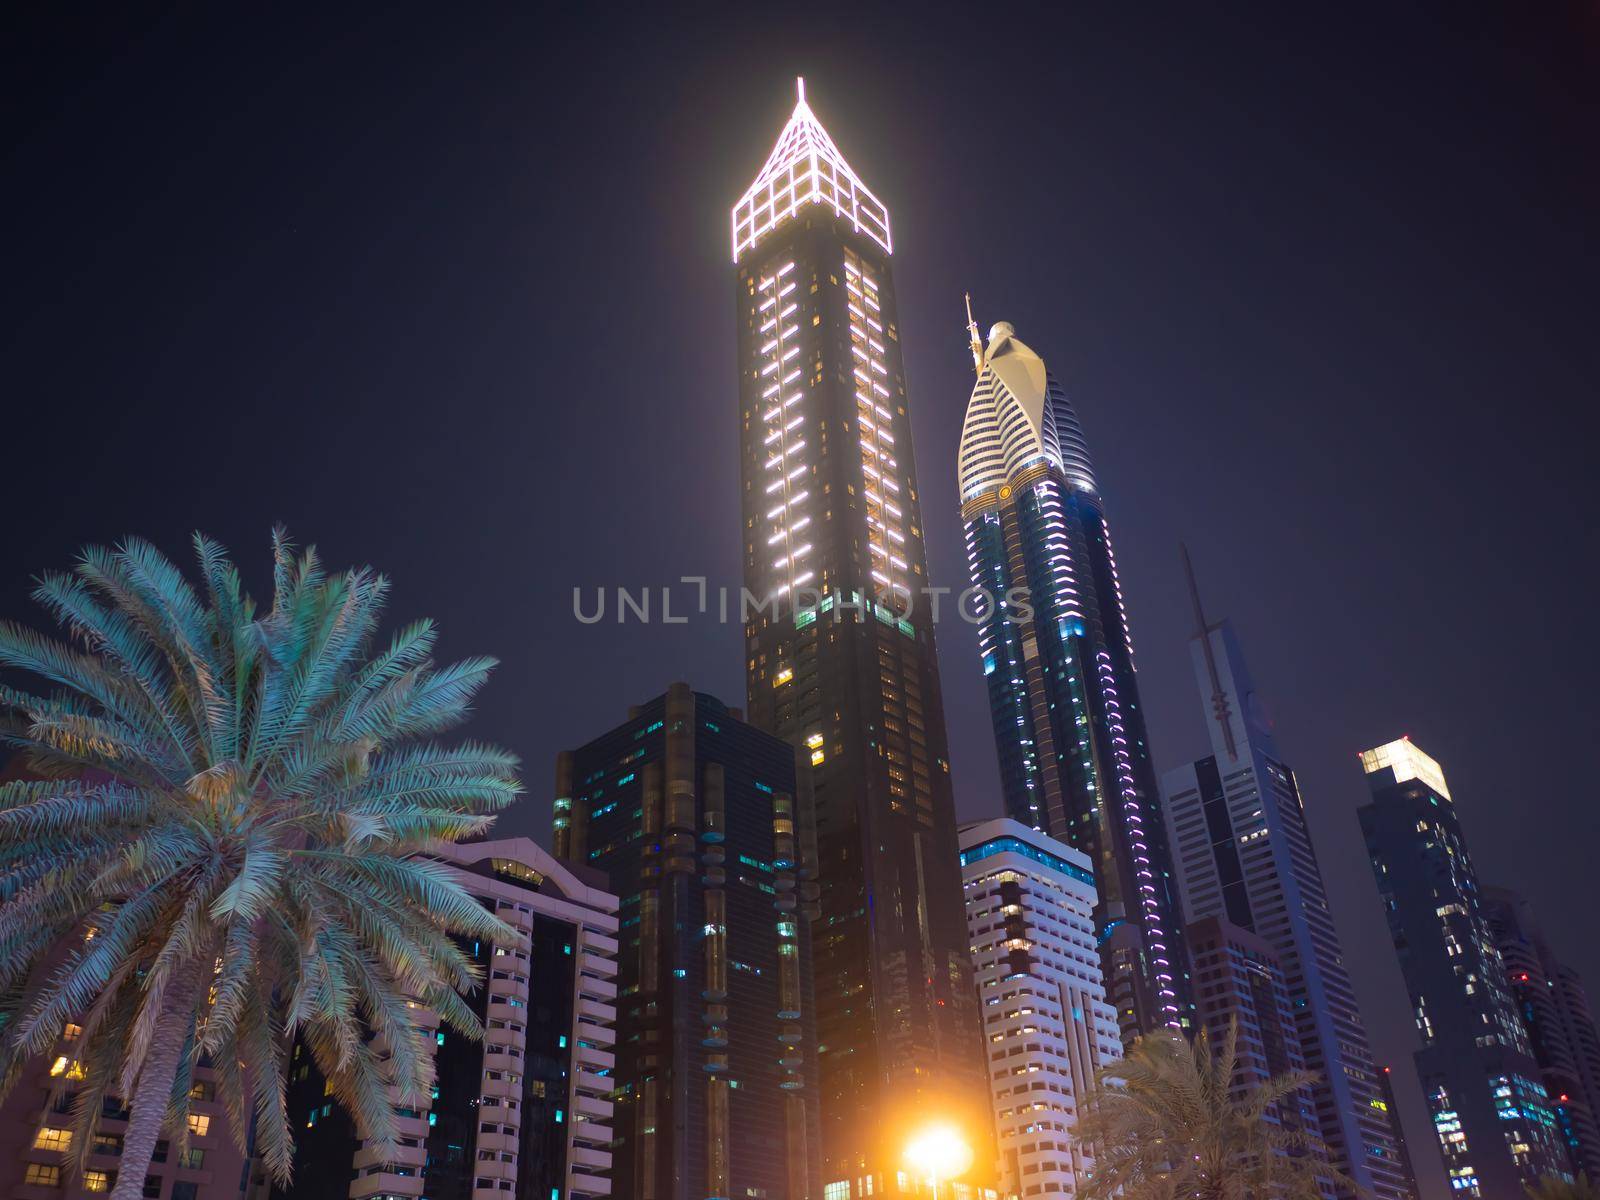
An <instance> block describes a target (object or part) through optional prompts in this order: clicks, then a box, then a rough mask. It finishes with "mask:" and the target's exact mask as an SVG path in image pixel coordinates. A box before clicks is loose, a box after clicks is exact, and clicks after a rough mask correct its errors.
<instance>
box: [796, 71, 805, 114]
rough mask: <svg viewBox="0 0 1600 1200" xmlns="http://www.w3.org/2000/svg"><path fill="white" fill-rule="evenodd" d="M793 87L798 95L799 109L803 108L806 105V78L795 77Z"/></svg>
mask: <svg viewBox="0 0 1600 1200" xmlns="http://www.w3.org/2000/svg"><path fill="white" fill-rule="evenodd" d="M794 86H795V90H796V91H797V92H798V93H799V94H800V107H801V108H804V107H805V104H806V77H805V76H804V75H796V76H795V77H794Z"/></svg>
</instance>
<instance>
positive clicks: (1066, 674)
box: [957, 309, 1189, 1039]
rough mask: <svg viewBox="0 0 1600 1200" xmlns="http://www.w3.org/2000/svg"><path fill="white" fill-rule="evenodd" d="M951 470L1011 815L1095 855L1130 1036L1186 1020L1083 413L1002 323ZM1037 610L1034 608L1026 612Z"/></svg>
mask: <svg viewBox="0 0 1600 1200" xmlns="http://www.w3.org/2000/svg"><path fill="white" fill-rule="evenodd" d="M967 328H968V332H969V334H970V336H971V339H972V357H973V365H974V367H975V368H976V369H977V374H978V378H977V381H976V382H975V383H974V384H973V388H972V396H971V399H970V401H969V403H968V406H967V418H966V424H965V426H964V428H963V430H962V435H961V448H960V451H959V454H958V459H957V469H958V472H959V476H958V478H959V480H960V485H961V517H962V521H963V523H964V527H965V532H966V541H967V559H968V565H969V567H970V570H971V574H972V582H973V586H974V587H978V588H982V589H987V590H988V591H989V592H990V594H992V595H995V596H996V597H998V596H1001V595H1015V594H1018V593H1019V592H1020V593H1025V594H1026V595H1027V597H1028V603H1027V605H1026V606H1022V605H1011V604H1009V603H1002V604H998V605H995V606H992V608H991V611H990V612H989V614H988V619H987V620H986V621H984V622H983V623H982V625H981V626H980V628H979V649H980V652H981V654H982V656H983V671H984V675H985V677H986V678H987V680H988V686H989V705H990V714H991V716H992V718H993V721H994V732H995V746H996V749H997V751H998V753H999V756H1000V777H1001V787H1002V791H1003V793H1004V796H1005V801H1006V809H1007V812H1008V814H1009V815H1010V816H1011V817H1013V818H1015V819H1016V820H1018V821H1021V822H1022V823H1023V824H1025V825H1028V826H1030V827H1031V828H1033V829H1037V830H1040V831H1042V832H1044V833H1047V834H1049V835H1050V836H1051V837H1054V838H1056V839H1058V840H1060V841H1062V842H1065V843H1066V844H1068V845H1069V846H1072V847H1074V848H1076V849H1079V850H1082V851H1084V852H1085V853H1087V854H1088V855H1089V856H1090V858H1091V859H1092V860H1093V862H1094V871H1095V876H1096V878H1097V880H1098V881H1099V903H1098V906H1097V908H1096V910H1095V912H1096V921H1097V922H1098V934H1099V937H1100V939H1101V955H1102V969H1103V974H1104V978H1105V983H1106V988H1107V991H1108V992H1109V994H1110V996H1111V999H1112V1002H1113V1003H1114V1004H1115V1006H1116V1009H1117V1017H1118V1021H1119V1022H1120V1024H1121V1028H1122V1033H1123V1036H1124V1038H1128V1039H1131V1038H1133V1037H1135V1036H1137V1035H1139V1034H1140V1033H1146V1032H1149V1031H1150V1030H1152V1029H1154V1028H1157V1027H1159V1026H1176V1025H1182V1024H1184V1023H1186V1021H1187V1020H1188V1012H1189V1007H1188V1001H1187V999H1186V992H1187V986H1186V963H1185V958H1184V954H1183V948H1182V946H1181V944H1180V940H1181V929H1182V925H1181V920H1180V917H1179V913H1178V907H1177V902H1176V897H1175V896H1174V894H1173V891H1172V871H1171V867H1170V863H1169V856H1168V852H1167V844H1166V831H1165V828H1164V826H1163V824H1162V819H1161V811H1160V807H1159V796H1158V793H1157V790H1156V781H1155V775H1154V772H1153V770H1152V768H1151V765H1150V750H1149V746H1148V744H1147V738H1146V735H1145V729H1144V716H1143V713H1142V712H1141V710H1140V707H1139V693H1138V687H1137V684H1136V682H1135V679H1134V670H1133V646H1132V643H1131V641H1130V639H1129V637H1128V621H1127V614H1126V612H1125V611H1124V609H1123V605H1122V588H1121V584H1120V582H1119V581H1118V579H1117V565H1116V559H1115V556H1114V555H1113V554H1112V551H1111V535H1110V532H1109V530H1108V529H1107V527H1106V522H1105V517H1104V515H1103V513H1102V510H1101V502H1100V492H1099V487H1098V484H1097V483H1096V481H1095V474H1094V467H1093V465H1092V464H1091V463H1090V461H1089V448H1088V445H1087V444H1086V443H1085V441H1084V438H1083V430H1082V427H1081V426H1080V425H1079V423H1078V417H1077V414H1076V413H1075V412H1074V411H1073V408H1072V405H1071V404H1069V403H1068V402H1067V398H1066V394H1065V393H1064V392H1063V391H1062V389H1061V386H1060V384H1059V383H1058V382H1057V381H1056V379H1055V378H1054V377H1053V376H1052V375H1051V373H1050V371H1049V369H1048V368H1047V367H1046V366H1045V362H1044V359H1042V358H1041V357H1040V356H1039V355H1038V354H1036V353H1035V352H1034V351H1033V350H1032V349H1031V348H1030V347H1029V346H1028V345H1027V343H1025V342H1023V341H1022V340H1021V339H1020V338H1018V337H1017V334H1016V330H1015V328H1013V327H1012V325H1011V324H1010V323H1008V322H1005V321H1001V322H999V323H998V324H996V325H995V326H994V327H993V328H992V329H990V331H989V339H988V341H987V343H985V342H983V341H982V340H980V338H979V336H978V329H977V324H976V323H975V322H974V321H972V319H971V313H970V309H969V312H968V325H967ZM1024 614H1026V615H1024Z"/></svg>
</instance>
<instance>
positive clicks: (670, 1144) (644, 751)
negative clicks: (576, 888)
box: [430, 683, 821, 1200]
mask: <svg viewBox="0 0 1600 1200" xmlns="http://www.w3.org/2000/svg"><path fill="white" fill-rule="evenodd" d="M555 847H556V853H557V855H558V856H560V857H562V858H564V859H567V860H569V861H572V862H575V863H585V864H587V865H589V866H592V867H595V868H598V869H599V870H600V871H603V872H605V874H606V875H607V876H608V877H609V879H610V881H611V887H612V889H613V890H614V891H615V892H616V893H617V894H618V896H619V897H620V901H621V907H620V910H619V911H620V914H621V921H620V923H619V934H618V939H619V942H620V943H621V945H620V950H619V952H618V966H619V971H618V980H617V981H618V993H617V1046H616V1067H615V1071H614V1074H613V1076H612V1079H611V1083H612V1086H613V1091H612V1096H613V1098H614V1099H615V1102H616V1113H615V1117H614V1120H613V1125H614V1128H615V1133H616V1137H615V1141H614V1143H613V1145H612V1156H613V1158H612V1184H613V1194H614V1195H615V1196H617V1197H619V1198H625V1200H702V1198H704V1197H735V1196H737V1197H763V1196H764V1197H770V1198H772V1200H778V1198H779V1197H790V1198H791V1200H808V1198H817V1200H820V1196H821V1189H820V1187H819V1185H818V1182H817V1141H818V1132H817V1086H816V1054H817V1037H816V1022H815V1018H814V1015H813V1012H812V1001H811V941H812V927H811V918H812V916H813V915H814V913H815V910H816V884H815V882H814V879H815V863H816V852H815V833H814V830H813V828H812V802H811V792H810V779H809V771H808V770H806V769H804V768H802V767H800V766H798V765H797V763H796V752H795V749H794V747H793V746H791V745H790V744H789V743H788V742H786V741H783V740H781V739H779V738H776V737H773V736H772V735H771V734H767V733H763V732H762V731H761V730H759V729H756V728H755V727H754V726H752V725H748V724H746V723H745V722H744V721H743V720H741V719H740V717H739V715H738V713H737V712H735V711H734V710H731V709H729V708H727V707H726V706H725V705H723V703H722V702H721V701H719V700H717V699H716V698H715V697H713V696H707V695H704V694H701V693H697V692H694V691H692V690H691V689H690V688H689V686H688V685H687V684H682V683H676V684H673V685H672V687H670V688H669V689H668V690H667V692H666V694H665V695H662V696H658V697H656V698H655V699H654V700H651V701H650V702H648V703H646V704H642V705H639V706H638V707H637V708H634V709H632V710H631V711H630V713H629V716H628V719H627V720H626V721H625V722H623V723H622V724H621V725H619V726H617V727H616V728H615V729H613V730H611V731H610V732H608V733H605V734H602V735H601V736H600V737H597V738H595V739H594V740H593V741H591V742H589V743H588V744H587V745H584V746H582V747H580V748H579V749H577V750H572V751H569V752H565V753H563V754H562V755H561V756H560V760H559V763H558V766H557V770H556V799H555ZM430 1200H432V1198H431V1197H430Z"/></svg>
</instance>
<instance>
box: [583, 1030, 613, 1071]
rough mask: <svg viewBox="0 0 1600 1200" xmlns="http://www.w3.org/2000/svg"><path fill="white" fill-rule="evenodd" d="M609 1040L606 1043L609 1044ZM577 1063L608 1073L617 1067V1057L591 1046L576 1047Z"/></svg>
mask: <svg viewBox="0 0 1600 1200" xmlns="http://www.w3.org/2000/svg"><path fill="white" fill-rule="evenodd" d="M610 1040H611V1039H610V1038H607V1039H606V1041H607V1042H608V1043H609V1042H610ZM577 1051H578V1053H577V1059H578V1062H579V1063H581V1064H583V1065H584V1066H586V1067H601V1068H604V1069H605V1070H607V1071H609V1070H611V1069H612V1068H613V1067H615V1066H616V1065H617V1056H616V1055H614V1054H612V1053H611V1051H609V1050H599V1049H596V1048H595V1047H593V1046H579V1047H577Z"/></svg>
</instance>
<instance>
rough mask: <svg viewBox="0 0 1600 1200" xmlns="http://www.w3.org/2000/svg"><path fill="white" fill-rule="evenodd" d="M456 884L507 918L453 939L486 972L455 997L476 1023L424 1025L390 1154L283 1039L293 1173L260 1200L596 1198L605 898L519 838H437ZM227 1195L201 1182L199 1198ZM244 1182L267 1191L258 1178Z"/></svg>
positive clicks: (602, 1163) (601, 1156)
mask: <svg viewBox="0 0 1600 1200" xmlns="http://www.w3.org/2000/svg"><path fill="white" fill-rule="evenodd" d="M434 857H436V858H438V859H440V860H442V861H444V862H446V863H449V864H451V865H452V866H455V867H456V868H458V869H459V870H460V872H461V873H462V875H463V876H464V882H465V884H466V886H467V888H468V890H469V891H471V892H472V894H473V895H474V896H476V897H477V898H478V900H479V901H480V902H481V903H482V904H483V905H484V907H486V908H489V909H491V910H492V911H493V912H494V914H495V915H496V916H497V917H499V918H500V919H501V920H502V921H504V922H505V923H506V924H508V925H510V926H511V927H512V928H513V929H515V930H516V931H517V934H518V936H517V939H516V941H514V942H512V943H509V944H506V945H500V944H498V943H496V944H490V943H485V942H464V943H463V945H462V949H463V950H464V951H466V953H467V954H468V955H469V957H471V958H472V960H473V961H474V962H476V963H477V964H478V966H479V967H480V968H481V969H482V971H483V976H484V983H483V986H482V987H480V988H479V989H478V990H477V991H475V992H474V993H472V994H471V995H469V996H467V997H466V1001H467V1003H468V1005H470V1006H471V1007H472V1009H473V1011H474V1012H475V1013H476V1014H477V1016H478V1019H479V1020H480V1021H481V1022H482V1023H483V1029H484V1036H483V1038H482V1040H475V1039H470V1038H467V1037H465V1036H464V1035H462V1034H460V1033H458V1032H457V1031H456V1030H454V1029H451V1028H450V1027H449V1026H443V1025H441V1024H440V1022H439V1018H438V1014H436V1013H434V1012H432V1011H430V1010H427V1009H420V1008H419V1009H417V1010H416V1012H415V1018H416V1020H417V1021H418V1023H419V1024H420V1025H422V1026H423V1027H424V1028H426V1029H429V1030H432V1031H434V1032H435V1034H436V1037H435V1041H436V1043H437V1047H436V1049H435V1050H434V1063H435V1067H436V1070H437V1075H436V1078H435V1081H434V1094H433V1097H432V1099H431V1101H430V1103H429V1104H428V1106H427V1107H426V1108H425V1109H413V1110H407V1111H402V1112H401V1113H400V1122H399V1126H400V1145H399V1147H398V1149H397V1150H396V1151H395V1154H394V1157H392V1158H389V1157H386V1156H384V1155H383V1154H382V1153H381V1152H380V1151H379V1150H377V1149H376V1148H374V1147H369V1146H367V1145H366V1144H365V1143H364V1141H363V1140H362V1139H361V1138H360V1136H359V1135H358V1133H357V1130H356V1126H355V1122H354V1120H353V1118H352V1117H351V1115H350V1114H349V1113H347V1112H346V1111H345V1110H344V1109H342V1108H340V1107H339V1105H338V1103H337V1102H336V1101H334V1100H333V1098H332V1097H331V1096H329V1095H328V1093H327V1090H326V1088H325V1086H324V1080H323V1077H322V1075H321V1074H319V1073H318V1071H317V1068H316V1065H315V1063H313V1062H312V1061H311V1056H310V1055H309V1054H307V1053H306V1052H305V1051H304V1049H303V1047H300V1046H296V1047H295V1049H294V1051H293V1054H292V1057H291V1059H290V1063H289V1087H288V1110H289V1119H290V1123H291V1125H292V1127H293V1129H294V1131H295V1144H294V1179H293V1182H292V1183H291V1184H289V1185H288V1186H286V1187H283V1186H280V1187H274V1188H272V1189H271V1195H272V1197H273V1198H274V1200H406V1198H407V1197H424V1196H425V1197H427V1198H428V1200H549V1198H550V1197H552V1196H557V1197H560V1198H562V1200H565V1198H566V1197H572V1198H573V1200H580V1198H582V1197H599V1196H609V1195H610V1194H611V1193H612V1182H611V1178H610V1169H611V1150H610V1146H611V1116H612V1103H611V1100H610V1099H609V1095H610V1092H611V1087H612V1083H611V1078H610V1074H611V1068H612V1066H613V1065H614V1059H613V1057H612V1053H613V1052H612V1041H613V1038H614V1037H615V1033H614V1030H613V1028H612V1022H613V1020H614V1018H615V1016H616V1011H615V1008H614V1007H613V1003H612V1002H613V1000H614V999H615V996H616V971H617V968H616V962H615V959H614V955H615V954H616V950H617V941H616V932H617V898H616V896H614V895H612V894H611V893H610V892H608V891H606V890H605V888H604V887H603V886H596V884H597V883H598V882H600V881H599V880H597V879H596V878H595V876H596V874H597V873H596V872H592V871H588V870H586V869H584V868H582V867H578V868H569V867H568V866H566V865H563V864H562V863H559V862H557V861H556V860H555V859H554V858H552V857H551V855H550V854H549V852H548V851H545V850H543V849H541V848H540V847H538V846H536V845H535V844H534V843H533V842H532V841H531V840H530V839H528V838H506V839H503V840H496V841H486V842H468V843H463V844H460V845H446V846H441V847H440V848H439V849H438V850H437V852H436V854H435V855H434ZM237 1194H238V1193H236V1192H233V1191H231V1190H229V1191H227V1192H222V1191H218V1192H215V1193H210V1192H208V1193H207V1194H206V1196H205V1197H201V1198H197V1200H212V1197H213V1196H214V1197H215V1200H224V1197H230V1198H231V1197H233V1196H236V1195H237ZM255 1194H261V1195H265V1194H266V1192H265V1190H264V1189H263V1190H260V1191H258V1192H257V1193H255Z"/></svg>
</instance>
